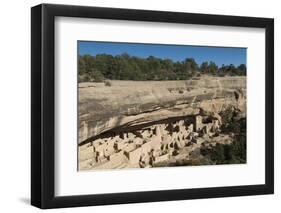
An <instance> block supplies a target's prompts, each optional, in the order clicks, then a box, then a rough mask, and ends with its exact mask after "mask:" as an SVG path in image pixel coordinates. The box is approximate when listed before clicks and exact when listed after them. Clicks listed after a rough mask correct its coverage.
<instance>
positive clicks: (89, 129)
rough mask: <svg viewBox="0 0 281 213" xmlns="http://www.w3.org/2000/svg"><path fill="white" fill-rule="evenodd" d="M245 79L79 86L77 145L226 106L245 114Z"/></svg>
mask: <svg viewBox="0 0 281 213" xmlns="http://www.w3.org/2000/svg"><path fill="white" fill-rule="evenodd" d="M245 91H246V78H245V77H217V78H216V77H204V78H200V79H194V80H187V81H145V82H142V81H110V85H109V86H106V84H104V83H82V84H79V140H78V143H79V144H84V143H86V142H90V141H91V140H92V139H93V138H94V137H96V136H98V135H99V134H101V133H103V132H106V131H108V130H111V129H114V128H118V127H122V126H126V127H132V126H135V125H140V124H146V123H150V122H155V121H160V120H163V119H167V118H175V117H183V116H190V115H198V114H199V112H200V110H202V111H204V112H206V113H214V112H216V113H219V112H221V111H223V110H225V109H226V108H227V107H229V106H234V107H235V108H237V109H239V110H240V111H241V112H245V111H246V92H245Z"/></svg>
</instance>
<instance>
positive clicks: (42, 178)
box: [31, 4, 274, 209]
mask: <svg viewBox="0 0 281 213" xmlns="http://www.w3.org/2000/svg"><path fill="white" fill-rule="evenodd" d="M58 16H63V17H80V18H100V19H113V20H114V19H115V20H133V21H146V22H162V23H182V24H200V25H217V26H237V27H250V28H264V29H265V32H266V41H265V43H266V48H265V51H266V52H265V61H266V64H265V72H266V74H265V76H266V78H265V79H264V80H265V85H266V88H265V89H266V93H265V94H266V97H265V98H266V99H265V100H266V106H265V107H266V108H265V109H266V110H265V115H266V118H265V121H266V125H265V126H266V128H265V132H266V135H265V184H261V185H246V186H225V187H213V188H198V189H177V190H163V191H145V192H130V193H112V194H92V195H78V196H77V195H73V196H60V197H56V196H55V195H54V190H55V181H54V180H55V170H54V167H55V165H54V164H55V160H54V157H55V156H54V153H55V152H54V151H55V146H54V145H55V144H54V143H55V137H54V133H55V107H54V106H55V85H54V78H55V75H54V72H55V69H54V65H55V64H54V60H55V58H54V57H55V54H54V50H55V46H54V45H55V44H54V21H55V17H58ZM31 52H32V53H31V97H32V98H31V114H32V115H31V204H32V205H34V206H37V207H39V208H42V209H46V208H60V207H76V206H91V205H106V204H122V203H140V202H155V201H169V200H183V199H198V198H217V197H228V196H246V195H260V194H272V193H274V20H273V19H270V18H254V17H241V16H224V15H208V14H194V13H178V12H164V11H147V10H131V9H113V8H102V7H86V6H67V5H53V4H41V5H38V6H35V7H32V9H31Z"/></svg>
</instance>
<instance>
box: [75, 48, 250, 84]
mask: <svg viewBox="0 0 281 213" xmlns="http://www.w3.org/2000/svg"><path fill="white" fill-rule="evenodd" d="M246 71H247V68H246V65H245V64H240V65H239V66H235V65H233V64H229V65H224V64H223V65H222V66H220V67H219V66H218V65H216V63H215V62H212V61H210V62H208V61H206V62H203V63H202V64H198V63H197V62H196V61H195V60H194V59H193V58H186V59H185V60H183V61H172V60H171V59H161V58H157V57H154V56H149V57H147V58H140V57H136V56H130V55H129V54H127V53H123V54H121V55H116V56H112V55H109V54H97V55H96V56H92V55H79V59H78V80H79V82H102V81H104V80H106V79H108V80H134V81H145V80H154V81H162V80H188V79H191V78H193V77H200V76H201V75H210V76H219V77H224V76H245V75H246Z"/></svg>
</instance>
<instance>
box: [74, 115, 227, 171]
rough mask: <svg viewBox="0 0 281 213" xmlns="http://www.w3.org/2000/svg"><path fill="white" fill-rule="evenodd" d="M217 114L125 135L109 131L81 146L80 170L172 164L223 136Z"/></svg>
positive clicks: (131, 131)
mask: <svg viewBox="0 0 281 213" xmlns="http://www.w3.org/2000/svg"><path fill="white" fill-rule="evenodd" d="M221 124H222V122H221V117H220V116H219V114H217V113H213V114H212V115H208V116H204V115H201V114H198V115H194V116H186V117H184V118H182V117H181V118H178V119H173V120H164V121H162V122H161V121H159V122H157V123H156V124H151V125H149V124H147V125H146V126H144V127H143V126H142V127H135V129H133V130H130V131H128V130H127V131H126V128H124V129H119V130H118V131H117V130H116V131H108V132H107V133H104V134H101V135H100V137H99V138H96V139H94V140H93V141H91V142H88V143H86V144H82V145H80V146H79V170H83V169H113V168H145V167H154V166H155V165H157V164H159V163H165V162H169V160H170V159H171V158H172V157H173V156H176V155H177V154H178V153H179V152H180V150H182V149H187V150H188V152H192V151H193V150H194V149H196V148H198V147H200V145H201V143H203V142H204V141H205V140H204V139H203V138H210V137H213V136H216V135H218V134H219V133H220V131H221V130H220V126H221Z"/></svg>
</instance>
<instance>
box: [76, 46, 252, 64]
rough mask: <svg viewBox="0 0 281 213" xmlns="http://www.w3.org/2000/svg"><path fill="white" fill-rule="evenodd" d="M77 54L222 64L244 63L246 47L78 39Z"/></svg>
mask: <svg viewBox="0 0 281 213" xmlns="http://www.w3.org/2000/svg"><path fill="white" fill-rule="evenodd" d="M78 49H79V50H78V51H79V55H84V54H90V55H93V56H95V55H97V54H102V53H105V54H111V55H114V56H115V55H120V54H122V53H125V52H126V53H128V54H129V55H131V56H137V57H141V58H147V57H148V56H150V55H152V56H155V57H158V58H169V59H172V60H173V61H182V60H184V59H185V58H194V59H195V61H196V62H197V63H198V64H201V63H202V62H203V61H214V62H215V63H216V64H217V65H219V66H221V65H222V64H225V65H228V64H234V65H236V66H237V65H240V64H246V52H247V49H246V48H237V47H210V46H188V45H167V44H164V45H163V44H138V43H119V42H100V41H98V42H95V41H79V43H78Z"/></svg>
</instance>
